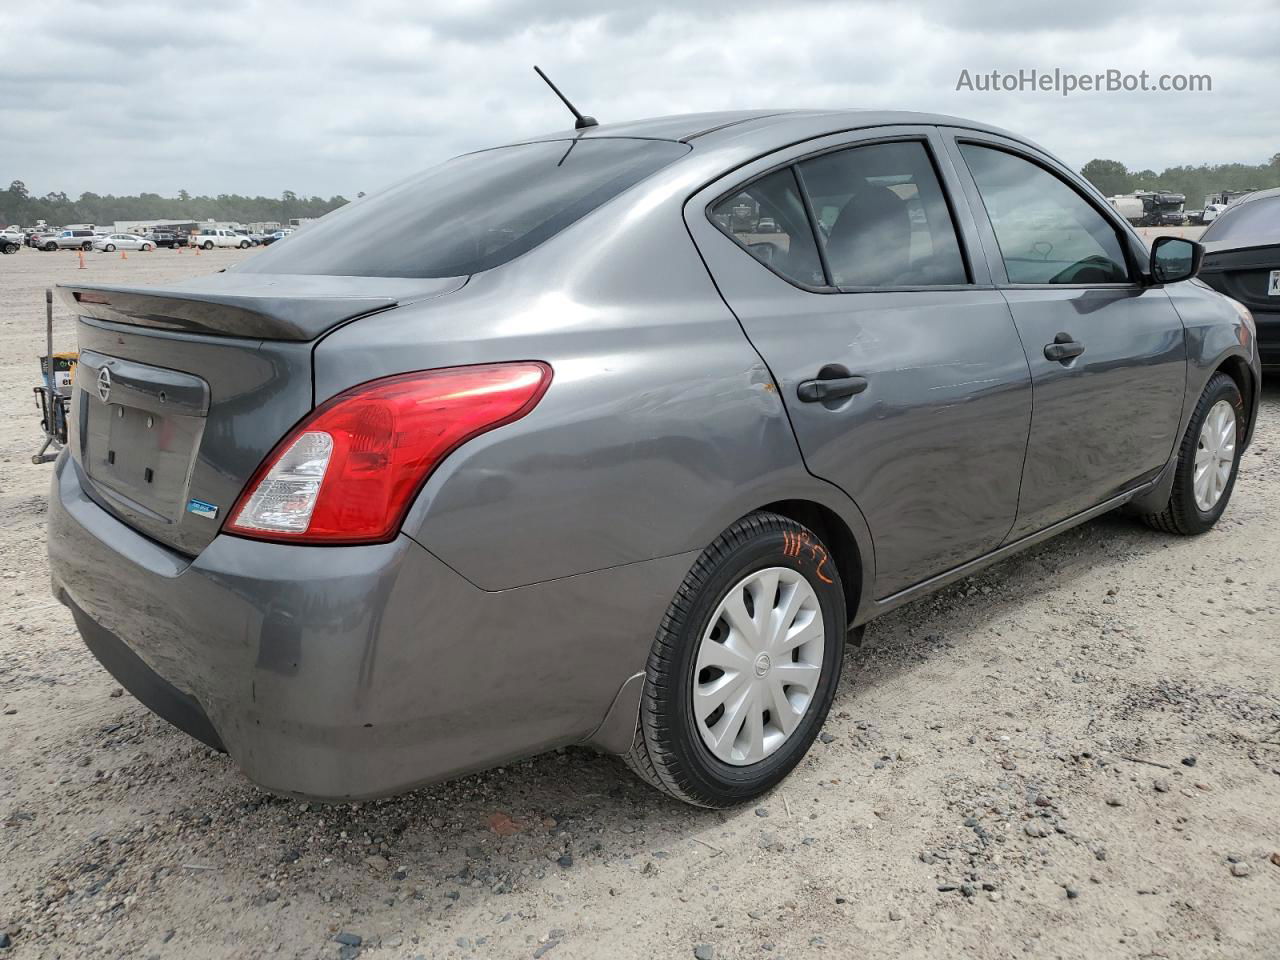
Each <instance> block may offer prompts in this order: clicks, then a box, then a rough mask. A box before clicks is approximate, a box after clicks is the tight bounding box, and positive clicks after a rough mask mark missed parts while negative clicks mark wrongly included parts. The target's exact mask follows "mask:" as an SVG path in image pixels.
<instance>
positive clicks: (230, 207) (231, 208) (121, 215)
mask: <svg viewBox="0 0 1280 960" xmlns="http://www.w3.org/2000/svg"><path fill="white" fill-rule="evenodd" d="M0 182H3V181H0ZM359 196H364V194H363V193H361V194H359ZM346 202H347V198H346V197H343V196H333V197H330V198H329V199H327V200H326V199H325V198H324V197H302V196H299V195H298V194H296V193H294V192H293V191H292V190H286V191H284V193H282V194H281V195H280V196H279V197H245V196H241V195H240V194H237V193H232V194H227V193H221V194H218V195H217V196H216V197H207V196H200V197H193V196H192V195H191V194H190V193H188V192H187V191H186V190H179V191H178V195H177V196H176V197H162V196H160V194H158V193H142V194H138V195H137V196H129V197H123V196H122V197H117V196H113V195H112V194H107V195H106V196H99V195H98V194H96V193H82V194H80V196H79V198H78V199H74V200H73V199H72V198H71V197H69V196H67V195H66V194H65V193H61V192H58V193H46V194H45V195H44V196H43V197H37V196H32V195H31V193H30V192H29V191H28V190H27V186H26V184H25V183H23V182H22V181H21V180H14V181H13V182H12V183H10V184H9V189H7V190H5V191H3V192H0V226H5V225H9V224H17V225H21V226H24V227H29V226H32V225H34V224H35V223H36V222H37V221H38V220H43V221H45V222H46V223H48V224H49V225H50V226H62V225H63V224H67V223H96V224H107V223H115V222H116V221H117V220H169V219H172V220H176V221H182V220H194V221H202V220H220V221H232V222H235V223H252V222H259V221H275V222H277V223H286V222H288V221H289V220H290V219H291V218H293V217H299V218H301V217H322V216H324V215H325V214H326V213H328V212H329V211H330V210H336V209H337V208H338V207H340V206H342V205H343V204H344V203H346Z"/></svg>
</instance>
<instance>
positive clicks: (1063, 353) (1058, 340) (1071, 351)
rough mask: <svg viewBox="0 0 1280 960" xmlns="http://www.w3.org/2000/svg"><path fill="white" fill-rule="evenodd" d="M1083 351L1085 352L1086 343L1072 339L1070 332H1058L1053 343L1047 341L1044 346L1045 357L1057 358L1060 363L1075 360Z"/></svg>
mask: <svg viewBox="0 0 1280 960" xmlns="http://www.w3.org/2000/svg"><path fill="white" fill-rule="evenodd" d="M1082 353H1084V344H1083V343H1080V342H1079V341H1077V340H1072V339H1071V334H1069V333H1060V334H1058V335H1057V336H1056V337H1054V338H1053V343H1047V344H1045V347H1044V358H1045V359H1046V360H1056V361H1057V362H1058V363H1066V362H1067V361H1069V360H1074V359H1075V358H1076V357H1078V356H1080V354H1082Z"/></svg>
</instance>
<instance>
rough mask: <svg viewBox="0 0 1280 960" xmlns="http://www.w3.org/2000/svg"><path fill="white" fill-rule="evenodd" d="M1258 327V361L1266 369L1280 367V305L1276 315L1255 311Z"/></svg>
mask: <svg viewBox="0 0 1280 960" xmlns="http://www.w3.org/2000/svg"><path fill="white" fill-rule="evenodd" d="M1253 322H1254V323H1255V324H1256V325H1257V327H1258V359H1259V360H1261V361H1262V365H1263V366H1264V367H1277V366H1280V304H1278V305H1277V310H1276V312H1274V313H1271V312H1267V311H1262V310H1254V311H1253Z"/></svg>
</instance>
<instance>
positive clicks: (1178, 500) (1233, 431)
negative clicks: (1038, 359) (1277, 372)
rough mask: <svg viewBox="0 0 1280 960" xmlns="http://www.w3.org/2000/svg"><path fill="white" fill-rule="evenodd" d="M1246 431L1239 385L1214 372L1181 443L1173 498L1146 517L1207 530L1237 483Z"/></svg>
mask: <svg viewBox="0 0 1280 960" xmlns="http://www.w3.org/2000/svg"><path fill="white" fill-rule="evenodd" d="M1244 433H1245V417H1244V398H1243V397H1241V396H1240V388H1239V387H1237V386H1236V382H1235V381H1234V380H1232V379H1231V378H1230V377H1229V376H1227V375H1226V374H1225V373H1215V374H1214V375H1213V376H1212V377H1211V378H1210V379H1209V383H1208V385H1207V386H1206V387H1205V388H1204V393H1203V394H1201V396H1200V402H1199V403H1197V404H1196V409H1195V411H1194V412H1193V413H1192V415H1191V422H1190V423H1189V424H1188V425H1187V432H1186V434H1185V435H1184V436H1183V438H1182V445H1181V446H1180V447H1179V448H1178V465H1177V469H1176V472H1175V474H1174V479H1173V490H1172V491H1170V493H1169V502H1168V503H1167V504H1165V508H1164V509H1163V510H1161V511H1160V512H1159V513H1153V514H1148V515H1146V516H1144V517H1143V518H1142V519H1143V520H1144V521H1145V522H1146V523H1147V524H1149V525H1150V526H1152V527H1155V528H1156V529H1157V530H1163V531H1164V532H1165V533H1177V534H1181V535H1183V536H1191V535H1194V534H1197V533H1204V532H1205V531H1207V530H1208V529H1209V528H1210V527H1212V526H1213V525H1214V524H1215V523H1217V522H1218V518H1219V517H1220V516H1222V512H1223V511H1224V510H1226V509H1227V503H1228V501H1230V499H1231V491H1232V490H1234V489H1235V483H1236V474H1237V472H1238V471H1239V469H1240V454H1241V452H1242V450H1243V442H1244Z"/></svg>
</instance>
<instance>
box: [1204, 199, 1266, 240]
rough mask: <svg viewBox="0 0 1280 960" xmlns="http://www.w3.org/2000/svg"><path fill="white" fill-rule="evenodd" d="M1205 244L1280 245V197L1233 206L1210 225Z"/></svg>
mask: <svg viewBox="0 0 1280 960" xmlns="http://www.w3.org/2000/svg"><path fill="white" fill-rule="evenodd" d="M1200 239H1201V241H1209V240H1232V241H1237V242H1240V243H1280V194H1278V195H1276V196H1273V197H1259V198H1258V199H1256V200H1247V201H1239V200H1237V201H1236V202H1235V203H1233V204H1231V206H1229V207H1227V209H1226V210H1224V211H1222V213H1220V214H1219V215H1218V218H1217V219H1216V220H1214V221H1213V222H1212V223H1211V224H1209V227H1208V229H1206V230H1205V232H1204V233H1203V234H1202V235H1201V237H1200Z"/></svg>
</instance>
